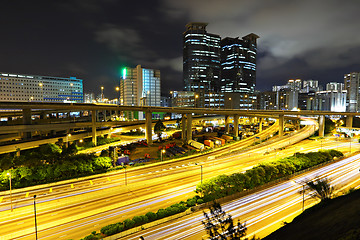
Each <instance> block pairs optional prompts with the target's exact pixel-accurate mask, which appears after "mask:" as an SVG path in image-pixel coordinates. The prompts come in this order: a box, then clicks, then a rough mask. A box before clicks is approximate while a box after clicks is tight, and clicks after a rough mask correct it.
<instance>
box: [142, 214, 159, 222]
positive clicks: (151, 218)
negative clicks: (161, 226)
mask: <svg viewBox="0 0 360 240" xmlns="http://www.w3.org/2000/svg"><path fill="white" fill-rule="evenodd" d="M145 216H146V217H147V218H148V219H149V221H150V222H151V221H155V220H156V219H157V216H156V213H153V212H148V213H147V214H145Z"/></svg>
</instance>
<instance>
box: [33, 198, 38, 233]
mask: <svg viewBox="0 0 360 240" xmlns="http://www.w3.org/2000/svg"><path fill="white" fill-rule="evenodd" d="M35 199H36V195H34V216H35V239H36V240H37V239H38V235H37V222H36V202H35Z"/></svg>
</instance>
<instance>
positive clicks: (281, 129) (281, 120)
mask: <svg viewBox="0 0 360 240" xmlns="http://www.w3.org/2000/svg"><path fill="white" fill-rule="evenodd" d="M282 136H284V115H279V137H282Z"/></svg>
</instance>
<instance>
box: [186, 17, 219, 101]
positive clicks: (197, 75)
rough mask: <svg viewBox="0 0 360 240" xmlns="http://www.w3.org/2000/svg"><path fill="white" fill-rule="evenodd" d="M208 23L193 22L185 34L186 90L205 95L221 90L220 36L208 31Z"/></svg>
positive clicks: (201, 96)
mask: <svg viewBox="0 0 360 240" xmlns="http://www.w3.org/2000/svg"><path fill="white" fill-rule="evenodd" d="M206 26H207V23H199V22H192V23H189V24H187V25H186V31H185V32H184V34H183V72H184V85H185V86H184V90H185V91H192V92H197V93H198V94H199V95H200V102H201V107H203V103H204V102H205V100H204V94H205V93H207V92H218V91H219V89H220V40H221V38H220V36H219V35H216V34H211V33H208V32H207V31H206Z"/></svg>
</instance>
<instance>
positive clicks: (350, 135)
mask: <svg viewBox="0 0 360 240" xmlns="http://www.w3.org/2000/svg"><path fill="white" fill-rule="evenodd" d="M350 154H351V135H350Z"/></svg>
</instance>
